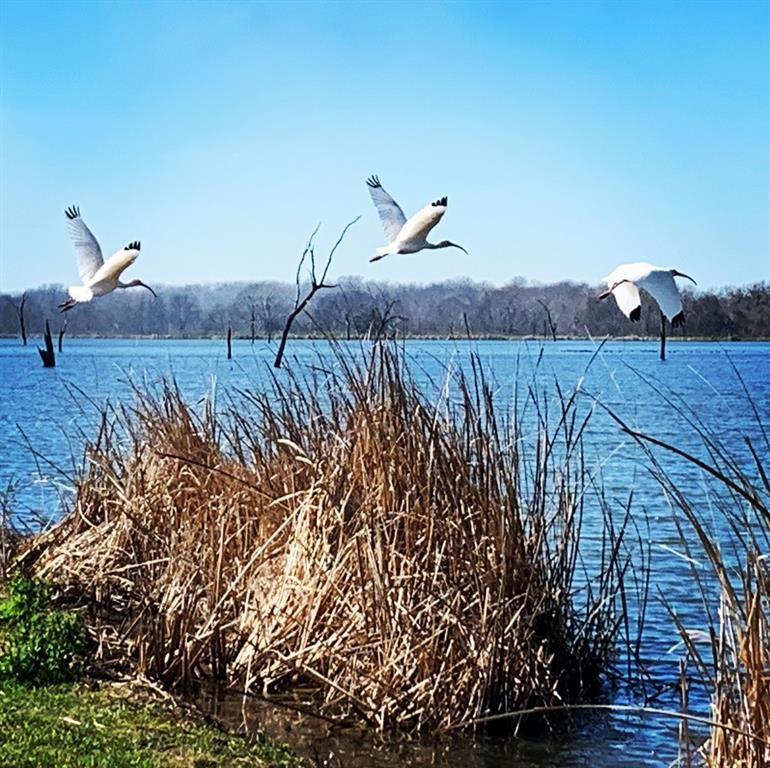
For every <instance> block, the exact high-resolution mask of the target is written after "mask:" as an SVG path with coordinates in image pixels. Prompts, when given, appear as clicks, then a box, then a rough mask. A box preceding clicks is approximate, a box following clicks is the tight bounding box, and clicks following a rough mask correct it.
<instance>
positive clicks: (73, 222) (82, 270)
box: [65, 205, 104, 285]
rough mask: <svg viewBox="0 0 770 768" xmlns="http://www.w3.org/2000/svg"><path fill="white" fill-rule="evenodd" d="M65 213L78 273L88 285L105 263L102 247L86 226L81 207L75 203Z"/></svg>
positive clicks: (84, 283)
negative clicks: (81, 215) (81, 214)
mask: <svg viewBox="0 0 770 768" xmlns="http://www.w3.org/2000/svg"><path fill="white" fill-rule="evenodd" d="M65 214H66V216H67V225H68V227H69V231H70V237H71V238H72V243H73V244H74V246H75V253H76V255H77V258H78V274H79V275H80V279H81V281H82V282H83V285H86V284H87V283H88V281H89V280H90V279H91V278H92V277H93V276H94V275H95V274H96V272H97V271H98V270H99V268H100V267H101V266H102V264H104V257H103V256H102V249H101V248H100V247H99V243H98V242H97V240H96V238H95V237H94V236H93V234H91V230H90V229H89V228H88V227H87V226H86V223H85V222H84V221H83V219H81V218H80V209H79V208H78V207H77V206H74V205H73V206H72V207H71V208H67V210H66V211H65Z"/></svg>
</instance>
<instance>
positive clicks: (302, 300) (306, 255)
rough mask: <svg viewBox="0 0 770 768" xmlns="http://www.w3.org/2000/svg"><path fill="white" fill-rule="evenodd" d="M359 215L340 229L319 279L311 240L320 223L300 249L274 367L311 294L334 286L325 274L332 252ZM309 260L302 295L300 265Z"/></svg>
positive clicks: (279, 364)
mask: <svg viewBox="0 0 770 768" xmlns="http://www.w3.org/2000/svg"><path fill="white" fill-rule="evenodd" d="M360 218H361V217H360V216H356V218H355V219H353V221H351V222H349V223H348V224H346V225H345V228H344V229H343V230H342V233H341V234H340V236H339V237H338V238H337V242H336V243H335V244H334V247H333V248H332V249H331V250H330V251H329V255H328V256H327V257H326V264H325V265H324V268H323V272H322V273H321V277H320V279H319V278H318V274H317V272H316V264H315V244H314V243H313V240H314V238H315V236H316V234H317V233H318V230H319V229H320V228H321V225H320V224H319V225H318V226H317V227H316V228H315V229H314V230H313V234H312V235H310V239H309V240H308V241H307V245H306V246H305V250H304V251H302V257H301V258H300V260H299V264H297V275H296V277H295V282H296V284H297V294H296V297H295V299H294V308H293V309H292V310H291V312H289V315H288V317H287V318H286V325H285V326H284V328H283V333H282V334H281V343H280V344H279V345H278V352H277V353H276V355H275V362H274V363H273V365H274V366H275V367H276V368H280V367H281V363H282V362H283V353H284V350H285V348H286V342H287V340H288V338H289V333H290V331H291V326H292V323H293V322H294V321H295V320H296V319H297V317H298V316H299V315H300V314H302V312H304V311H305V309H306V307H307V305H308V304H309V303H310V301H311V299H312V298H313V296H315V295H316V293H318V291H320V290H322V289H323V288H336V287H337V286H336V284H334V283H327V282H326V276H327V274H328V273H329V267H330V266H331V263H332V259H333V258H334V254H335V253H336V252H337V248H339V246H340V243H342V241H343V239H344V238H345V235H346V234H347V231H348V230H349V229H350V228H351V227H352V226H353V225H354V224H355V223H356V222H357V221H358V220H359V219H360ZM307 261H309V262H310V284H309V286H308V290H307V293H306V294H305V295H304V296H303V295H302V267H303V266H304V265H305V263H306V262H307Z"/></svg>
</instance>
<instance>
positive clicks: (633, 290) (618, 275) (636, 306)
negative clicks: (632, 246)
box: [601, 261, 695, 327]
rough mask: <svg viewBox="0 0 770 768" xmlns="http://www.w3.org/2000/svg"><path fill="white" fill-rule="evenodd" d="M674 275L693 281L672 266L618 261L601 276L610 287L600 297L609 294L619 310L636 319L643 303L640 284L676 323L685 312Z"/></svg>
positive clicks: (674, 323)
mask: <svg viewBox="0 0 770 768" xmlns="http://www.w3.org/2000/svg"><path fill="white" fill-rule="evenodd" d="M675 277H686V278H687V279H688V280H692V282H693V283H694V282H695V280H693V279H692V278H691V277H689V276H688V275H685V274H683V273H681V272H678V271H677V270H675V269H666V268H664V267H656V266H653V265H652V264H648V263H647V262H644V261H637V262H633V263H631V264H621V265H620V266H619V267H618V268H617V269H615V270H614V271H613V272H611V273H610V274H609V275H607V277H605V278H604V282H605V283H606V284H607V287H608V289H609V290H607V291H606V292H605V293H603V294H602V296H601V298H605V297H606V296H609V295H610V294H612V295H613V296H614V297H615V301H616V302H617V304H618V307H620V311H621V312H623V314H624V315H625V316H626V317H628V318H629V319H630V320H638V319H639V317H640V313H641V306H642V301H641V297H640V295H639V289H640V288H641V289H642V290H644V291H645V292H646V293H649V294H650V296H652V298H653V299H654V300H655V302H656V303H657V305H658V306H659V307H660V311H661V312H662V313H663V314H664V315H665V316H666V317H667V318H668V320H669V321H670V322H671V324H672V325H673V326H674V327H676V326H678V325H681V324H682V323H683V322H684V313H683V312H682V297H681V296H680V294H679V288H678V287H677V284H676V282H675V281H674V278H675Z"/></svg>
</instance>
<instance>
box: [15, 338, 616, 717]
mask: <svg viewBox="0 0 770 768" xmlns="http://www.w3.org/2000/svg"><path fill="white" fill-rule="evenodd" d="M321 364H323V365H325V366H326V368H325V369H323V368H321V367H316V368H315V369H312V370H308V371H307V372H306V373H305V374H302V375H300V374H297V373H294V374H293V373H291V371H289V372H287V373H284V374H281V376H280V378H278V377H276V378H274V379H273V383H272V386H270V387H269V388H268V389H267V390H266V391H253V392H244V393H241V395H240V396H239V397H238V398H237V399H236V400H233V401H232V402H231V403H230V404H229V405H228V406H226V407H224V408H220V409H218V410H215V409H214V408H213V407H212V406H211V404H210V403H209V404H207V405H205V406H204V407H202V408H201V409H200V412H198V413H196V412H195V411H194V410H193V409H192V408H191V407H190V406H189V405H187V404H186V403H185V401H184V398H183V397H182V396H181V395H180V393H179V392H178V391H177V390H176V389H175V388H174V386H173V385H168V386H166V387H165V388H164V389H163V390H162V392H160V393H159V394H157V395H151V394H148V393H147V392H145V391H141V390H137V393H136V397H137V400H136V403H135V404H134V406H133V407H132V408H130V409H129V408H123V409H121V410H120V411H117V412H116V413H115V414H113V416H114V418H112V419H107V418H105V420H104V422H103V424H102V428H101V429H100V431H99V434H98V437H97V439H96V440H95V441H94V442H93V443H92V444H91V445H90V446H89V448H88V466H89V469H88V472H87V474H86V475H85V476H84V477H83V478H82V480H81V481H80V482H79V484H78V489H77V499H76V502H75V504H74V508H73V509H72V510H71V512H70V514H69V515H68V516H67V517H66V519H64V520H63V522H62V523H61V524H60V525H59V526H58V527H57V528H56V529H54V530H53V531H52V532H50V533H48V534H46V535H45V536H44V537H43V538H42V539H39V540H38V541H37V542H35V543H34V544H33V546H32V549H31V550H30V553H31V554H30V556H29V558H28V559H29V560H30V561H35V567H36V569H37V571H38V572H39V573H40V574H42V575H45V576H47V577H50V578H52V579H55V580H56V581H57V582H58V583H60V584H67V585H69V590H70V593H71V594H72V595H73V596H75V597H76V598H77V599H78V600H80V601H82V602H83V603H84V604H87V605H89V606H91V609H92V616H91V625H92V629H93V631H94V633H95V635H96V637H97V638H98V644H99V655H100V657H101V659H102V661H103V663H112V662H115V663H117V662H119V661H121V660H125V659H130V661H131V665H132V666H133V667H134V669H136V670H137V671H139V672H142V673H144V674H147V675H150V676H153V677H155V678H158V679H161V680H163V681H165V682H166V683H168V684H171V685H177V686H179V685H185V684H188V683H190V682H191V681H194V680H195V679H197V678H201V677H208V676H214V677H217V678H220V679H222V680H225V681H227V682H229V683H233V684H238V685H242V686H244V687H245V688H246V689H247V690H251V691H257V690H277V689H283V688H289V687H291V686H295V685H303V686H308V685H310V686H311V687H313V688H314V689H315V690H316V692H317V695H318V696H319V699H320V701H321V703H322V706H323V708H324V710H325V711H326V712H327V713H329V714H332V715H333V716H335V717H340V718H356V719H358V720H363V721H365V722H367V723H370V724H373V725H376V726H377V727H379V728H386V727H392V726H399V727H403V728H407V729H432V730H441V729H445V728H449V727H452V726H455V725H457V724H458V723H463V722H467V721H472V720H474V719H476V718H482V717H484V716H487V715H490V714H495V713H500V712H507V711H511V710H517V709H522V708H527V707H533V706H538V705H558V704H564V703H572V702H579V701H586V700H590V699H591V698H592V697H594V696H596V695H597V693H598V692H599V690H600V687H601V685H602V681H603V674H604V673H605V672H606V670H607V668H608V666H609V664H610V663H611V660H612V657H613V654H614V652H615V648H616V640H617V636H618V632H619V630H620V627H621V626H622V622H623V611H622V605H621V604H622V597H623V592H622V589H623V578H624V574H625V570H626V566H627V560H626V558H625V557H624V556H622V555H621V546H622V538H623V522H622V521H614V522H613V521H612V519H611V518H610V516H609V511H608V510H607V508H606V505H605V502H604V499H603V498H602V494H601V492H600V490H597V489H596V488H595V484H594V481H593V480H592V478H590V477H589V475H588V472H587V470H586V468H585V466H584V464H583V461H582V451H581V447H582V437H583V431H584V429H585V426H586V423H587V419H586V417H585V416H583V417H580V416H579V413H578V408H577V406H576V404H575V396H574V395H572V396H559V397H555V398H552V399H548V398H544V397H543V396H542V395H539V394H537V393H536V392H535V391H534V390H532V389H530V390H529V391H528V392H526V393H524V394H521V396H520V397H517V403H516V404H515V406H514V407H513V409H512V411H511V412H510V413H509V414H506V416H505V417H503V416H502V415H501V413H500V412H499V409H498V407H497V406H496V405H495V402H494V397H493V390H492V388H491V386H490V384H489V383H488V382H487V381H486V380H485V379H484V376H483V374H482V372H481V367H480V366H479V364H478V361H473V366H472V369H471V373H470V374H469V375H468V376H467V377H466V376H464V375H462V374H459V373H457V374H455V375H453V376H448V378H447V381H446V386H444V387H441V386H438V385H437V386H436V388H435V392H434V393H433V394H430V395H429V394H426V390H425V389H424V388H423V389H421V388H420V387H419V386H418V385H417V384H416V383H415V381H414V379H413V378H412V376H411V375H410V373H409V369H408V367H407V365H406V364H405V361H404V359H403V355H402V353H401V352H399V351H398V349H397V348H395V347H393V346H385V345H381V344H375V345H373V346H372V347H371V348H369V349H368V350H364V351H362V354H361V356H360V358H358V359H354V357H353V356H351V355H349V354H343V353H342V352H339V351H338V352H337V353H336V355H335V356H334V358H333V360H331V361H330V360H329V359H328V358H327V359H326V360H325V362H324V361H321V360H319V366H320V365H321ZM525 407H526V408H527V409H528V411H529V412H530V413H531V414H532V415H533V417H532V419H531V423H530V426H529V427H528V428H527V431H525V428H524V423H525V419H523V418H521V410H522V409H523V408H525ZM549 408H550V410H551V412H550V413H549ZM588 504H592V505H595V507H596V509H595V510H593V512H592V514H603V515H605V518H606V519H605V523H606V524H605V526H604V531H603V533H602V534H601V541H600V542H598V543H597V544H596V546H595V549H596V551H595V552H592V555H591V557H592V559H593V573H592V574H588V573H587V571H586V569H585V564H584V562H583V560H582V558H581V545H580V536H581V526H582V519H583V513H584V508H585V506H586V505H588ZM593 547H594V545H593V544H592V548H593Z"/></svg>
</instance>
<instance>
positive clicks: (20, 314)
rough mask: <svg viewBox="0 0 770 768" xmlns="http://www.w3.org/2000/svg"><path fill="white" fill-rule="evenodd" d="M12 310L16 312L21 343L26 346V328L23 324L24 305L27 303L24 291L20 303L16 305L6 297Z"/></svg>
mask: <svg viewBox="0 0 770 768" xmlns="http://www.w3.org/2000/svg"><path fill="white" fill-rule="evenodd" d="M7 299H8V301H9V302H10V303H11V305H12V306H13V308H14V309H15V310H16V316H17V317H18V318H19V332H20V333H21V343H22V344H23V345H24V346H25V347H26V346H27V326H26V325H25V323H24V305H25V304H26V303H27V293H26V291H25V292H24V293H22V294H21V301H19V303H18V304H17V303H16V302H15V301H14V300H13V299H12V298H11V297H10V296H8V297H7Z"/></svg>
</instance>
